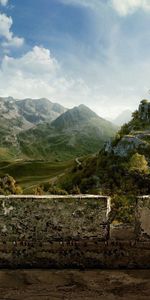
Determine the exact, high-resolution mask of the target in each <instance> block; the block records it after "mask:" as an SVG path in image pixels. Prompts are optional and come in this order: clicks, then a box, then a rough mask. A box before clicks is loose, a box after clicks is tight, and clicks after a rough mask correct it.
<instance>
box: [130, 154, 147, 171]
mask: <svg viewBox="0 0 150 300" xmlns="http://www.w3.org/2000/svg"><path fill="white" fill-rule="evenodd" d="M129 170H130V171H137V172H141V173H145V174H147V173H148V170H149V168H148V162H147V160H146V158H145V156H144V155H140V154H139V153H135V154H133V155H132V157H131V159H130V162H129Z"/></svg>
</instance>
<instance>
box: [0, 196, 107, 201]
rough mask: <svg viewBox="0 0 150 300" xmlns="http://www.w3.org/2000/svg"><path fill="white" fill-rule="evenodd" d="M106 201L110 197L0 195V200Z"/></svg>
mask: <svg viewBox="0 0 150 300" xmlns="http://www.w3.org/2000/svg"><path fill="white" fill-rule="evenodd" d="M18 198H19V199H31V198H32V199H70V198H71V199H79V198H80V199H93V198H94V199H106V200H108V199H109V198H110V197H108V196H102V195H63V196H62V195H9V196H5V195H0V199H18Z"/></svg>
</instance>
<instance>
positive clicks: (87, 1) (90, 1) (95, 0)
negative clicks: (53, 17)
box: [59, 0, 101, 9]
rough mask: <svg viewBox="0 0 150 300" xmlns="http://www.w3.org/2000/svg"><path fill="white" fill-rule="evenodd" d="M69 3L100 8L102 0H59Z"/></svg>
mask: <svg viewBox="0 0 150 300" xmlns="http://www.w3.org/2000/svg"><path fill="white" fill-rule="evenodd" d="M59 1H60V2H62V3H64V4H67V5H80V6H83V7H87V8H91V9H98V8H100V6H101V3H100V0H59Z"/></svg>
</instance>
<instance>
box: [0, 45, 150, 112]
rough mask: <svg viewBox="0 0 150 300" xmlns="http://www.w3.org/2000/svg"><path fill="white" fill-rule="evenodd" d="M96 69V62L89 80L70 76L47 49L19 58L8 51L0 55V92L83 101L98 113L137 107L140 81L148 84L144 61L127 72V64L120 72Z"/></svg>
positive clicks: (68, 103) (69, 103)
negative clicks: (0, 59) (141, 73)
mask: <svg viewBox="0 0 150 300" xmlns="http://www.w3.org/2000/svg"><path fill="white" fill-rule="evenodd" d="M84 68H85V72H87V71H89V69H88V68H90V69H91V64H90V66H86V67H84ZM138 68H139V69H140V70H141V71H143V72H144V74H145V76H146V78H147V81H145V77H144V78H143V80H141V76H140V74H139V73H138V72H137V70H138ZM99 69H100V66H99V65H97V69H96V70H94V72H93V70H91V72H93V73H95V76H94V77H93V75H92V77H93V79H92V80H89V79H88V78H84V76H83V77H79V76H78V77H77V76H75V77H74V78H72V77H71V76H68V75H67V72H66V70H63V69H62V68H61V66H60V64H59V62H58V61H57V60H56V59H55V58H54V57H53V56H52V55H51V53H50V51H49V50H48V49H45V48H43V47H38V46H35V47H34V48H33V49H32V50H31V51H29V52H27V53H26V54H24V55H23V56H21V57H19V58H14V57H11V56H8V55H6V56H5V57H4V58H3V60H2V63H1V66H0V95H1V96H9V95H10V96H13V97H16V98H20V99H23V98H26V97H31V98H40V97H41V98H43V97H46V98H49V99H50V100H52V101H54V102H59V103H61V104H62V105H64V106H66V107H73V106H75V105H79V104H81V103H83V104H85V105H88V106H89V107H90V108H91V109H93V110H95V111H96V112H97V113H99V115H101V116H103V117H107V118H108V117H112V116H113V115H115V114H118V113H119V112H120V111H122V110H123V109H126V108H127V107H129V108H131V109H133V108H134V107H136V105H137V103H138V99H139V95H140V92H141V90H142V89H143V82H144V85H145V86H147V88H146V89H147V90H148V89H149V86H148V83H149V82H148V78H150V71H149V68H148V67H146V65H142V66H139V65H138V66H137V68H136V69H135V70H134V69H133V68H132V69H131V70H130V72H129V69H128V68H126V69H125V68H124V67H123V68H122V69H121V67H120V70H119V73H117V70H116V69H111V68H110V69H109V70H108V67H106V66H104V68H103V69H101V71H100V73H99V71H98V70H99ZM108 71H109V76H108ZM93 73H92V74H93ZM137 74H138V76H137ZM82 75H83V74H82ZM82 75H81V76H82ZM135 76H136V77H135ZM83 78H84V79H83ZM102 78H103V79H102ZM135 78H136V86H135ZM94 81H95V82H94ZM137 86H138V90H137ZM131 87H132V91H131V90H130V88H131ZM142 92H143V90H142ZM131 103H133V106H132V107H131Z"/></svg>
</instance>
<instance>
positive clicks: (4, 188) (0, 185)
mask: <svg viewBox="0 0 150 300" xmlns="http://www.w3.org/2000/svg"><path fill="white" fill-rule="evenodd" d="M0 194H1V195H11V194H14V195H17V194H22V189H21V187H20V186H19V185H17V184H16V181H15V180H14V178H13V177H11V176H9V175H8V174H7V175H5V176H3V177H0Z"/></svg>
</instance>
